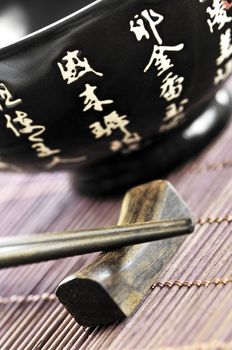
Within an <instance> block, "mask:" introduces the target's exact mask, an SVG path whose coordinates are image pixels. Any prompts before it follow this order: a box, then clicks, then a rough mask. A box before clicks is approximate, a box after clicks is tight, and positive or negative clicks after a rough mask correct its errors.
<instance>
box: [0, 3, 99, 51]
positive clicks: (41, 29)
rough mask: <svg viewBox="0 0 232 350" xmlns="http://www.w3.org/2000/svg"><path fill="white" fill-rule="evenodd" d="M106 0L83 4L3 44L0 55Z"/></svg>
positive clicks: (56, 27)
mask: <svg viewBox="0 0 232 350" xmlns="http://www.w3.org/2000/svg"><path fill="white" fill-rule="evenodd" d="M104 1H105V0H93V1H92V2H91V3H90V4H88V5H86V6H83V7H82V8H80V9H79V10H77V11H75V12H72V13H71V14H69V15H67V16H65V17H63V18H61V19H59V20H57V21H55V22H52V23H51V24H48V25H47V26H45V27H42V28H40V29H38V30H35V31H34V32H32V33H29V34H27V35H25V36H23V37H22V38H20V39H19V40H17V41H15V42H13V43H11V44H9V45H6V46H3V47H2V48H0V57H1V56H2V55H4V54H7V53H10V51H11V50H14V49H15V48H17V46H18V45H19V44H21V43H23V44H26V43H29V42H31V39H37V38H39V37H40V36H41V35H43V34H45V33H49V32H51V31H52V30H54V29H58V28H59V27H60V26H62V25H63V24H66V23H68V22H69V21H70V20H73V19H76V18H78V17H79V15H80V14H82V13H83V12H86V11H88V10H89V9H92V8H93V7H95V6H97V5H98V4H100V3H102V2H104Z"/></svg>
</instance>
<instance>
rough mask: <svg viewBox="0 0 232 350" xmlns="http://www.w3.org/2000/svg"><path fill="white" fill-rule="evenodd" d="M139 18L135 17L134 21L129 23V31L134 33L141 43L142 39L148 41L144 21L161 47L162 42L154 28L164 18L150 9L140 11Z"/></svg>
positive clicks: (148, 36)
mask: <svg viewBox="0 0 232 350" xmlns="http://www.w3.org/2000/svg"><path fill="white" fill-rule="evenodd" d="M141 17H142V18H141ZM141 17H139V15H135V16H134V20H132V21H130V31H131V32H134V34H135V35H136V38H137V40H138V41H141V40H142V38H143V37H145V38H146V39H149V38H150V35H149V32H148V31H147V30H146V27H145V23H144V19H145V20H146V22H148V24H149V26H150V29H151V31H152V33H153V35H154V37H155V39H156V40H157V42H158V44H159V45H161V44H162V43H163V41H162V39H161V37H160V35H159V33H158V30H157V28H156V27H157V26H158V25H159V24H160V23H161V22H162V21H163V19H164V17H163V16H162V15H160V14H158V13H156V12H155V11H153V10H151V9H150V10H144V11H142V12H141Z"/></svg>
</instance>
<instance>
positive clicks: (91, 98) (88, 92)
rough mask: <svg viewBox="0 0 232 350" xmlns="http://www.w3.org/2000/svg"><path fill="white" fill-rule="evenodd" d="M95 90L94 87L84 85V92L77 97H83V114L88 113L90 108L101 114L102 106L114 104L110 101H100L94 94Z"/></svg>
mask: <svg viewBox="0 0 232 350" xmlns="http://www.w3.org/2000/svg"><path fill="white" fill-rule="evenodd" d="M96 89H97V87H96V86H91V85H89V84H86V85H85V91H84V92H83V93H82V94H80V95H79V96H80V97H85V101H84V104H85V108H84V112H86V111H88V110H89V109H91V108H93V109H94V110H95V111H98V112H101V111H103V107H102V106H103V105H106V104H111V103H113V102H114V101H112V100H105V101H100V100H99V99H98V98H97V96H96V94H95V90H96Z"/></svg>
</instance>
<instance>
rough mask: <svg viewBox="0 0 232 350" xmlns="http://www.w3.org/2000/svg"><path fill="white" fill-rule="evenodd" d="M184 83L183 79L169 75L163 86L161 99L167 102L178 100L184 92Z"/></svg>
mask: <svg viewBox="0 0 232 350" xmlns="http://www.w3.org/2000/svg"><path fill="white" fill-rule="evenodd" d="M183 82H184V78H183V77H179V76H178V75H173V73H169V74H168V75H167V76H166V78H165V79H164V80H163V85H161V90H162V92H161V95H160V97H163V98H165V100H166V101H172V100H174V99H176V98H178V97H179V96H180V94H181V92H182V90H183Z"/></svg>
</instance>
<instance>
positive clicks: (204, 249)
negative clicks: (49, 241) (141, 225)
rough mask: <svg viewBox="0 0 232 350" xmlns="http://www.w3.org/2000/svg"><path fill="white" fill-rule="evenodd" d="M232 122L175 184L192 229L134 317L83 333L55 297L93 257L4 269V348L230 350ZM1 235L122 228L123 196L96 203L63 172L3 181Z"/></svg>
mask: <svg viewBox="0 0 232 350" xmlns="http://www.w3.org/2000/svg"><path fill="white" fill-rule="evenodd" d="M231 135H232V123H231V125H230V126H229V127H228V128H227V129H226V130H225V132H224V133H223V135H221V136H220V137H219V138H218V139H217V140H215V141H214V143H213V144H212V145H211V146H210V147H208V148H207V149H206V150H205V151H204V152H203V153H202V154H201V156H200V157H198V158H197V159H195V160H194V161H192V162H190V163H189V164H187V165H186V166H185V167H183V168H182V169H179V170H178V171H176V172H175V173H173V174H172V175H171V176H170V177H169V180H170V181H171V182H172V183H173V184H174V186H175V187H176V188H177V190H179V192H180V194H181V195H182V196H183V197H184V199H185V200H186V201H187V203H188V204H189V206H190V207H191V208H192V210H193V211H194V212H195V214H196V216H197V218H198V224H197V229H196V233H195V234H194V235H192V236H190V237H189V238H187V241H186V242H185V244H184V245H183V246H182V247H181V249H180V250H179V252H178V253H177V254H176V256H175V257H174V258H173V259H172V261H171V263H170V264H169V265H168V266H167V267H166V269H165V271H163V272H162V274H161V276H160V278H159V282H158V283H157V284H155V285H153V286H152V285H151V291H150V294H149V295H148V296H147V298H146V300H145V301H144V303H143V304H142V305H141V307H140V308H139V310H138V311H137V312H136V313H135V314H134V316H133V317H131V318H130V319H127V320H126V321H124V322H123V323H121V324H117V325H113V326H110V327H107V328H101V329H100V328H96V329H84V328H83V327H80V326H79V325H78V324H76V323H75V321H74V320H73V319H72V317H71V316H69V315H68V314H67V312H66V311H65V310H64V308H63V307H62V305H60V304H59V303H58V301H57V300H56V297H55V295H54V291H55V288H56V287H57V285H58V284H59V282H60V281H61V280H62V279H63V278H64V277H65V276H67V275H68V274H70V273H71V272H74V271H76V270H78V269H79V268H81V267H82V266H83V265H84V264H86V263H87V262H89V261H90V260H91V259H93V257H94V254H92V255H87V256H82V257H76V258H70V259H64V260H59V261H55V262H49V263H42V264H39V265H31V266H26V267H20V268H16V269H8V270H2V271H0V349H1V350H48V349H49V350H76V349H80V350H98V349H103V350H105V349H107V350H116V349H117V350H119V349H120V350H121V349H125V350H132V349H139V350H145V349H147V350H148V349H157V350H185V349H186V350H224V349H226V350H231V349H232V154H231V153H232V152H231V150H232V137H231ZM0 181H1V187H0V223H1V229H0V232H1V235H2V236H7V235H18V234H27V233H31V234H33V233H35V232H46V231H61V230H70V229H75V228H84V227H96V226H100V225H108V224H114V223H116V222H117V219H118V214H119V209H120V198H119V199H104V200H99V199H98V200H93V199H90V198H85V197H81V196H80V195H77V194H75V193H74V192H73V191H72V188H71V185H70V182H69V177H68V175H67V174H65V173H59V174H46V175H44V174H38V175H33V176H32V175H21V174H15V175H12V174H1V175H0Z"/></svg>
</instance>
